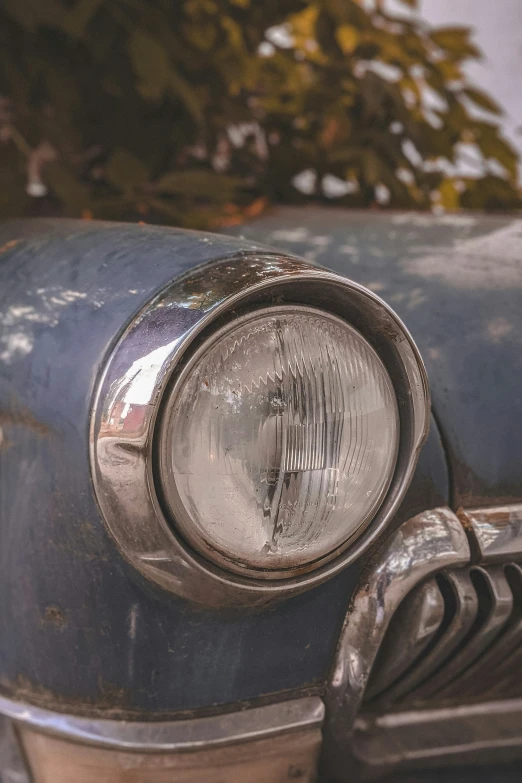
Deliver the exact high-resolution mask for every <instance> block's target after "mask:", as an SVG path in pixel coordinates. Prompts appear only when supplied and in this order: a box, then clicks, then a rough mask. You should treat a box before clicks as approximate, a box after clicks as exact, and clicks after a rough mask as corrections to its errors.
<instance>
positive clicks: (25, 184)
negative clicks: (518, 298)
mask: <svg viewBox="0 0 522 783" xmlns="http://www.w3.org/2000/svg"><path fill="white" fill-rule="evenodd" d="M401 2H402V4H403V6H404V8H405V10H406V9H407V8H408V7H410V8H414V7H415V6H416V0H401ZM0 47H1V54H0V96H3V97H1V98H0V168H1V172H2V181H1V188H0V214H2V215H4V216H5V215H10V214H17V215H20V214H49V213H51V214H64V215H83V216H84V217H91V216H93V217H102V218H110V219H116V218H124V219H143V220H159V221H162V222H170V223H176V224H182V225H188V226H193V227H200V226H218V225H223V224H231V223H235V222H240V221H241V220H242V219H244V218H245V217H248V216H253V215H256V214H257V213H259V212H260V211H262V209H263V208H264V206H265V205H266V204H267V203H270V202H271V201H285V202H290V201H291V202H298V203H299V202H303V201H305V200H306V199H307V198H308V199H310V198H311V199H315V200H317V199H327V198H329V199H330V200H333V201H335V203H338V204H343V205H347V206H371V205H375V204H381V205H385V204H387V205H389V206H392V207H400V208H423V209H425V208H431V207H433V206H434V205H437V204H438V205H440V206H442V207H445V208H448V209H452V208H458V207H472V208H482V209H509V208H514V207H518V206H520V203H521V202H520V191H519V189H518V186H517V156H516V153H515V152H514V150H513V149H512V148H511V147H510V146H509V144H508V143H507V142H506V141H505V140H504V139H503V138H502V136H501V133H500V132H499V127H498V115H500V113H501V110H500V108H499V107H498V106H497V104H496V103H495V101H494V100H493V99H492V98H491V97H489V96H488V95H486V94H485V93H483V92H481V91H480V90H478V89H476V88H474V87H472V86H471V85H469V84H468V83H467V80H466V77H465V75H464V73H463V63H465V61H466V60H467V59H469V58H476V57H478V56H480V53H479V52H478V50H477V49H476V47H475V45H474V44H473V42H472V41H471V38H470V31H469V29H467V28H465V27H445V28H438V29H433V28H430V27H428V26H427V25H426V24H424V23H423V22H422V20H419V18H418V16H416V15H410V16H407V15H405V14H401V15H400V16H397V15H395V16H394V15H393V14H391V13H389V12H388V11H387V6H386V3H385V2H384V0H374V4H373V5H372V3H371V2H364V1H363V0H3V3H2V6H1V8H0ZM466 156H467V157H468V158H469V161H468V164H467V166H466V169H467V170H469V169H471V173H470V175H469V176H468V175H466V176H463V175H462V173H460V174H459V171H461V169H460V168H459V167H458V166H456V165H455V164H456V163H457V162H458V161H459V160H460V161H461V160H462V159H463V158H465V157H466Z"/></svg>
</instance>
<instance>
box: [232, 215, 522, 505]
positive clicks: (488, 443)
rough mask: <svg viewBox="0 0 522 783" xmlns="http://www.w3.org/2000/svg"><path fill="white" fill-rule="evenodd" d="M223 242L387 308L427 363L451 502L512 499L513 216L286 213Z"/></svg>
mask: <svg viewBox="0 0 522 783" xmlns="http://www.w3.org/2000/svg"><path fill="white" fill-rule="evenodd" d="M230 233H235V234H240V235H242V236H244V237H245V238H247V239H254V240H258V241H263V242H265V243H268V244H270V245H273V246H274V247H276V248H278V249H281V250H285V251H286V252H291V253H293V254H295V255H300V256H304V257H305V258H307V259H309V260H311V261H313V262H314V263H317V264H320V265H323V266H325V267H328V268H329V269H331V270H333V271H335V272H338V273H339V274H342V275H344V276H346V277H348V278H350V279H352V280H355V281H356V282H358V283H361V284H363V285H365V286H367V287H368V288H370V289H371V290H372V291H374V292H376V293H377V294H378V295H379V296H381V297H382V298H383V299H385V300H386V301H387V302H388V303H389V304H390V305H391V306H392V307H393V308H394V309H395V310H396V312H397V313H398V314H399V315H400V316H401V318H402V319H403V320H404V322H405V323H406V325H407V326H408V328H409V329H410V331H411V333H412V334H413V337H414V338H415V340H416V341H417V344H418V346H419V349H420V351H421V353H422V355H423V357H424V361H425V363H426V367H427V370H428V375H429V379H430V385H431V391H432V406H433V413H434V415H435V418H436V420H437V422H438V425H439V428H440V431H441V435H442V438H443V442H444V445H445V449H446V454H447V458H448V463H449V472H450V483H451V501H452V505H453V506H454V507H455V508H458V507H459V506H468V507H470V506H475V505H494V504H496V503H499V502H506V503H509V502H515V501H518V500H520V499H522V216H521V217H507V216H502V217H493V216H476V215H470V214H453V215H449V214H446V215H440V216H435V215H428V214H419V213H377V212H357V211H347V210H341V209H335V208H328V207H304V208H296V207H285V208H279V209H277V210H276V211H274V212H272V213H271V214H268V215H265V216H263V217H261V218H258V219H257V220H255V221H254V222H252V223H249V224H247V225H242V226H239V227H237V228H235V229H231V230H230Z"/></svg>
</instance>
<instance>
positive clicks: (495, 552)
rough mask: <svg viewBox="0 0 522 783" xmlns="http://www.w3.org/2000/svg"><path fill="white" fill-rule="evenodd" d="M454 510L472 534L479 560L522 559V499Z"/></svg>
mask: <svg viewBox="0 0 522 783" xmlns="http://www.w3.org/2000/svg"><path fill="white" fill-rule="evenodd" d="M457 514H458V517H459V519H460V521H461V522H462V524H463V525H464V527H465V528H466V529H467V530H469V532H470V533H471V534H472V535H473V537H474V539H475V542H476V545H477V548H478V551H479V553H480V557H481V558H482V560H484V561H487V562H488V563H489V562H491V561H494V560H501V561H503V562H505V561H506V560H520V559H522V503H517V504H513V505H510V506H508V505H505V506H496V507H494V508H470V509H459V510H458V511H457Z"/></svg>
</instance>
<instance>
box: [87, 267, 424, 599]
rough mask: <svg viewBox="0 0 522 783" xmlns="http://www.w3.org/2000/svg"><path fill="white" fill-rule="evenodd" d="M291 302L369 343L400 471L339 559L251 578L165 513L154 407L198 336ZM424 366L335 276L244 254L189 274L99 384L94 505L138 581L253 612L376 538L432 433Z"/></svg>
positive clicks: (145, 314) (360, 292)
mask: <svg viewBox="0 0 522 783" xmlns="http://www.w3.org/2000/svg"><path fill="white" fill-rule="evenodd" d="M285 297H287V299H288V301H289V302H290V303H293V304H307V305H311V306H316V307H320V308H323V309H325V310H327V311H328V312H331V313H333V314H336V315H339V316H340V317H341V318H345V319H346V320H347V322H349V323H351V324H352V325H353V326H354V327H355V328H357V329H358V330H359V331H360V332H361V333H362V334H363V336H364V337H365V338H366V339H367V340H368V341H369V343H370V344H371V345H372V346H373V347H374V348H375V350H376V351H377V353H378V354H379V356H380V358H381V359H382V361H383V363H384V364H385V366H386V369H387V370H388V372H389V374H390V377H391V380H392V383H393V385H394V389H395V392H396V395H397V399H398V403H399V415H400V420H401V435H400V443H399V454H398V459H397V466H396V470H395V473H394V476H393V479H392V482H391V485H390V488H389V490H388V493H387V495H386V497H385V498H384V500H383V503H382V505H381V506H380V508H379V509H378V510H377V512H376V514H375V516H374V518H373V519H372V521H371V522H370V523H369V524H368V526H367V528H366V529H365V530H364V532H363V533H362V534H361V535H360V536H359V538H358V539H357V540H355V541H354V542H353V544H351V545H350V546H349V547H348V548H347V549H346V550H345V551H343V552H342V553H340V554H339V556H338V557H337V558H336V559H334V560H332V561H331V562H328V563H326V564H324V565H320V567H318V568H317V569H316V570H313V571H310V572H309V573H304V574H302V573H300V572H299V573H298V572H296V573H295V574H291V575H289V576H288V577H287V578H285V579H274V580H267V579H264V580H263V579H254V578H249V577H246V576H241V575H238V574H233V573H231V572H230V571H227V570H225V569H224V568H220V567H219V566H217V565H212V564H211V563H210V562H209V561H208V560H206V559H205V558H203V557H201V556H199V555H197V554H196V553H195V552H194V551H193V550H192V549H190V547H189V546H188V545H186V544H185V542H184V541H183V539H182V537H181V536H180V535H178V534H177V531H176V528H175V524H174V522H175V520H168V519H167V518H166V516H165V514H164V511H163V509H162V506H161V503H160V501H159V498H158V493H157V491H156V486H157V481H156V480H155V478H156V477H155V476H154V471H153V461H154V460H153V440H154V430H155V425H156V418H157V415H158V410H159V407H160V401H161V398H162V395H163V392H164V391H165V389H166V386H167V383H168V381H169V379H170V377H171V375H172V372H173V369H174V368H175V367H176V366H177V365H178V362H179V361H180V360H182V359H183V355H184V354H185V356H186V355H187V354H186V351H187V350H189V349H190V350H192V349H193V347H194V340H196V339H197V338H198V337H200V336H201V333H202V332H203V330H204V329H206V328H207V327H209V326H210V325H212V326H215V322H216V320H217V319H219V318H223V317H225V316H228V317H230V315H231V313H232V314H233V313H237V310H238V309H239V310H245V309H248V308H250V307H254V306H256V307H257V306H261V305H266V304H270V303H274V302H277V303H280V302H284V301H285ZM429 411H430V397H429V388H428V380H427V375H426V370H425V368H424V365H423V363H422V359H421V357H420V354H419V352H418V349H417V347H416V345H415V343H414V341H413V339H412V337H411V335H410V334H409V332H408V330H407V329H406V327H405V326H404V324H403V323H402V322H401V321H400V319H399V318H398V316H397V315H396V314H395V313H394V312H393V310H391V308H390V307H389V306H388V305H387V304H386V303H385V302H383V301H382V300H381V299H379V297H377V296H376V295H375V294H373V293H372V292H371V291H369V290H367V289H365V288H363V287H362V286H360V285H357V284H356V283H353V282H351V281H349V280H347V279H345V278H343V277H340V276H339V275H335V274H333V273H331V272H327V271H326V270H323V269H318V268H314V267H313V266H311V265H309V264H307V263H305V262H303V261H300V260H298V259H293V258H289V257H286V256H282V255H279V254H277V255H276V254H274V255H270V254H265V255H263V254H259V253H258V254H255V253H245V254H241V255H239V256H236V257H231V258H226V259H222V260H220V261H216V262H214V263H212V264H208V265H206V266H204V267H199V268H197V269H195V270H193V271H191V272H190V273H189V274H188V275H186V276H185V277H183V278H180V279H178V280H176V281H175V282H174V283H173V284H172V285H171V286H170V287H169V288H168V289H167V290H166V291H164V292H163V293H162V294H161V295H160V296H159V297H157V298H156V299H155V300H153V301H152V302H150V303H149V304H148V305H147V306H146V307H145V308H144V310H142V312H141V313H140V314H139V315H138V316H137V317H136V318H135V319H134V320H133V322H132V323H131V324H130V325H129V326H128V328H127V330H126V331H125V332H124V334H123V335H122V337H121V338H120V340H119V342H118V343H117V345H116V346H115V348H114V350H113V352H112V355H111V356H110V357H109V360H108V362H107V365H106V367H105V370H104V373H103V375H102V377H101V379H100V381H99V383H98V388H97V393H96V397H95V400H94V404H93V411H92V415H91V433H90V444H91V470H92V477H93V484H94V488H95V494H96V498H97V500H98V505H99V507H100V510H101V513H102V517H103V518H104V520H105V522H106V524H107V527H108V529H109V531H110V532H111V534H112V536H113V538H114V540H115V541H116V543H117V545H118V546H119V548H120V550H121V552H122V554H123V555H124V556H125V557H126V559H127V560H128V561H129V562H130V563H131V564H132V565H133V566H134V567H135V568H137V569H138V570H139V571H140V572H141V573H142V574H143V575H144V576H145V577H147V578H148V579H151V580H152V581H154V582H156V583H157V584H160V585H161V586H162V587H164V588H165V589H167V590H170V591H172V592H174V593H177V594H178V595H182V596H183V597H185V598H188V599H191V600H193V601H196V602H198V603H200V604H204V605H207V606H208V605H210V606H216V607H222V606H245V605H250V606H252V605H261V604H266V603H267V602H271V601H274V600H280V599H282V598H286V597H288V596H290V595H294V594H296V593H299V592H302V591H303V590H307V589H309V588H311V587H313V586H315V585H318V584H320V583H321V582H324V581H325V580H326V579H329V578H330V577H331V576H333V575H334V574H336V573H339V571H341V570H342V569H343V568H345V567H346V565H348V564H349V563H352V562H354V561H355V560H357V559H358V558H359V557H360V556H361V555H362V554H363V552H364V551H366V550H367V549H368V547H369V546H370V545H371V544H372V543H373V542H374V541H375V540H376V539H377V538H378V537H379V536H380V535H381V534H382V532H383V530H384V528H385V527H386V525H387V524H388V522H389V521H390V519H391V518H392V517H393V515H394V513H395V512H396V510H397V508H398V506H399V504H400V502H401V500H402V498H403V496H404V493H405V492H406V490H407V488H408V486H409V483H410V481H411V478H412V475H413V471H414V469H415V465H416V463H417V458H418V454H419V451H420V448H421V446H422V444H423V442H424V440H425V437H426V436H427V433H428V427H429Z"/></svg>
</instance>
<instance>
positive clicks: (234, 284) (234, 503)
mask: <svg viewBox="0 0 522 783" xmlns="http://www.w3.org/2000/svg"><path fill="white" fill-rule="evenodd" d="M428 422H429V391H428V385H427V379H426V374H425V370H424V367H423V364H422V360H421V358H420V356H419V353H418V351H417V349H416V346H415V343H414V342H413V340H412V338H411V336H410V335H409V334H408V332H407V330H406V329H405V327H404V325H403V324H402V323H401V321H400V320H399V319H398V318H397V316H396V315H395V313H393V311H392V310H390V308H389V307H388V306H387V305H386V304H385V303H384V302H382V300H380V299H379V298H378V297H377V296H375V294H373V293H372V292H371V291H367V290H366V289H364V288H362V287H361V286H358V285H357V284H355V283H352V282H350V281H349V280H346V279H344V278H342V277H339V276H338V275H334V274H332V273H330V272H327V271H325V270H321V269H317V268H314V267H312V266H310V265H308V264H306V263H305V262H302V261H299V260H298V259H292V258H288V257H285V256H281V255H279V254H254V253H249V254H241V255H239V256H237V257H235V258H232V259H230V258H225V259H221V260H217V261H216V262H214V263H211V264H209V265H207V266H206V267H200V268H196V269H195V270H193V271H192V272H191V273H190V274H188V275H187V276H185V277H183V278H180V279H179V280H177V281H174V282H173V283H172V285H171V286H170V287H169V288H168V289H167V290H166V291H165V292H164V293H162V294H161V295H160V296H158V298H157V299H155V300H154V301H151V302H150V303H149V304H148V305H147V306H146V307H145V309H144V310H143V311H142V312H141V313H139V314H138V315H137V316H136V317H135V318H134V320H133V321H132V323H131V324H130V325H129V327H128V328H127V330H126V331H125V332H124V334H123V335H122V336H121V338H120V340H119V342H118V343H117V345H116V346H115V347H114V349H113V351H112V354H111V355H110V357H109V359H108V361H107V364H106V367H105V369H104V374H103V376H102V378H101V379H100V382H99V385H98V391H97V396H96V399H95V401H94V406H93V415H92V420H91V444H92V452H91V464H92V473H93V483H94V487H95V491H96V497H97V499H98V503H99V506H100V509H101V512H102V515H103V518H104V520H105V522H106V524H107V527H108V528H109V530H110V532H111V533H112V535H113V537H114V538H115V540H116V541H117V543H118V545H119V547H120V549H121V551H122V553H123V554H124V555H125V557H126V558H127V559H128V560H129V561H130V562H131V563H132V564H133V565H134V566H135V567H136V568H137V569H139V571H141V573H142V574H144V575H145V576H146V577H147V578H148V579H151V580H153V581H155V582H156V583H159V584H161V585H162V586H163V587H165V588H166V589H168V590H171V591H172V592H175V593H177V594H179V595H182V596H185V597H187V598H190V599H191V600H195V601H198V602H199V603H202V604H207V605H209V604H211V605H214V606H230V605H234V606H237V605H246V604H250V605H254V604H261V603H265V602H266V601H272V600H274V599H280V598H283V597H285V596H289V595H292V594H295V593H297V592H300V591H302V590H306V589H308V588H310V587H313V586H314V585H317V584H319V583H321V582H323V581H325V580H326V579H328V578H330V577H331V576H333V575H334V574H336V573H338V572H339V571H340V570H341V569H343V568H345V567H346V566H347V565H348V564H350V563H352V562H354V561H355V560H357V558H359V557H360V556H361V554H362V553H363V552H364V551H365V550H366V549H367V548H368V547H369V546H370V544H371V543H373V542H374V541H375V540H376V538H377V537H378V536H379V535H380V534H381V533H382V531H383V529H384V528H385V526H386V525H387V524H388V522H389V521H390V519H391V518H392V517H393V515H394V513H395V511H396V509H397V508H398V506H399V504H400V502H401V500H402V498H403V497H404V493H405V492H406V490H407V488H408V485H409V482H410V480H411V477H412V475H413V470H414V468H415V464H416V461H417V457H418V453H419V449H420V447H421V445H422V443H423V441H424V438H425V437H426V434H427V430H428Z"/></svg>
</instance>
